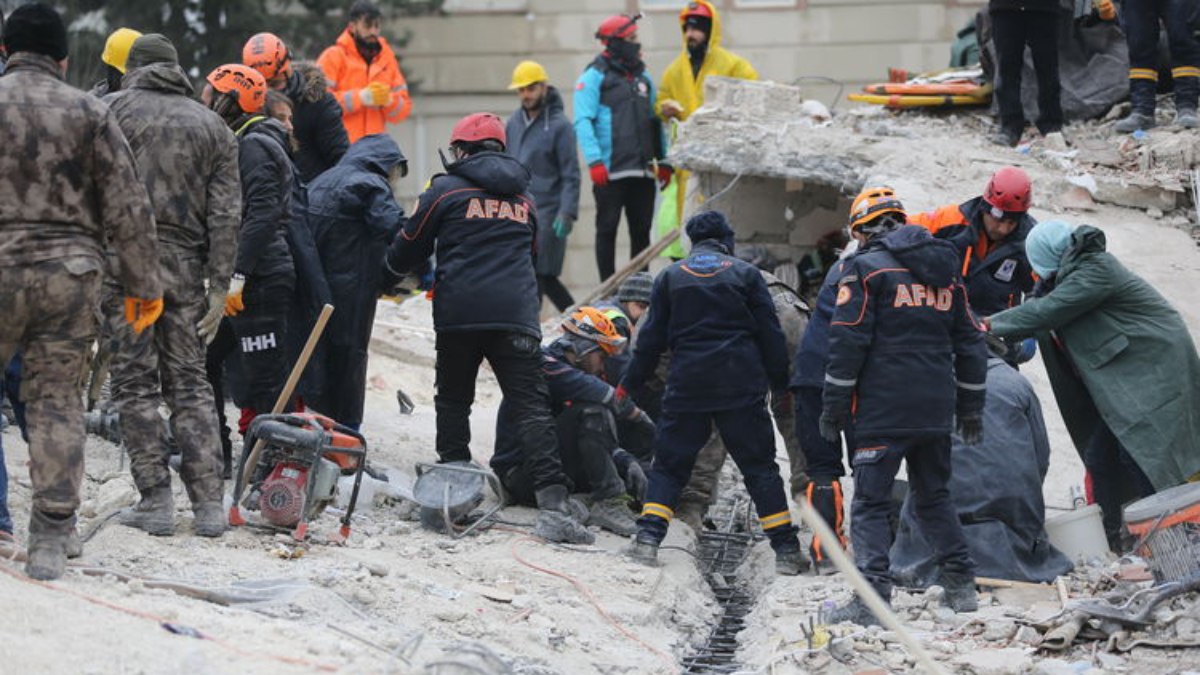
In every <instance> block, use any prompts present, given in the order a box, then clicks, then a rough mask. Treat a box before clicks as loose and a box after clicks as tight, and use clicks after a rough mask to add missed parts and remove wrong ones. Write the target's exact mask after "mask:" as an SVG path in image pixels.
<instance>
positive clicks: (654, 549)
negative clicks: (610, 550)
mask: <svg viewBox="0 0 1200 675" xmlns="http://www.w3.org/2000/svg"><path fill="white" fill-rule="evenodd" d="M625 556H626V557H627V558H629V559H630V560H632V561H634V562H635V563H638V564H641V565H646V566H648V567H657V566H658V542H656V541H653V540H652V539H649V538H646V537H642V536H639V537H638V538H637V539H635V540H634V541H633V544H631V545H630V546H629V547H628V548H626V549H625Z"/></svg>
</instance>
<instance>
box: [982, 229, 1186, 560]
mask: <svg viewBox="0 0 1200 675" xmlns="http://www.w3.org/2000/svg"><path fill="white" fill-rule="evenodd" d="M1025 248H1026V252H1027V253H1028V255H1029V262H1030V264H1031V265H1033V270H1034V271H1035V272H1037V274H1038V276H1039V277H1041V279H1042V282H1041V283H1040V284H1039V288H1038V290H1037V291H1035V293H1034V295H1035V296H1036V297H1034V298H1031V299H1030V300H1028V301H1027V302H1026V303H1025V304H1022V305H1020V306H1018V307H1013V308H1012V309H1009V310H1005V311H1003V312H1000V313H999V314H994V315H992V316H991V317H989V318H988V319H987V320H986V323H987V324H988V325H989V330H991V333H992V334H993V335H995V336H998V337H1027V336H1034V337H1037V338H1038V342H1039V346H1040V348H1041V353H1042V361H1043V362H1044V363H1045V364H1046V372H1047V373H1048V374H1049V376H1050V384H1051V385H1052V387H1053V389H1054V397H1055V399H1056V400H1057V401H1058V405H1059V409H1060V410H1061V411H1062V415H1063V420H1064V421H1065V422H1066V424H1067V430H1068V431H1069V432H1070V434H1071V440H1072V441H1073V442H1074V444H1075V449H1076V450H1078V451H1079V455H1080V457H1082V458H1083V464H1084V466H1085V467H1087V470H1088V473H1089V474H1090V475H1091V478H1092V486H1093V489H1094V491H1095V496H1096V501H1097V503H1099V504H1100V509H1101V510H1102V511H1103V514H1104V531H1105V534H1106V535H1107V536H1108V543H1109V548H1111V549H1112V550H1113V551H1118V552H1123V551H1124V550H1125V546H1124V545H1123V543H1122V541H1121V522H1122V518H1121V505H1122V503H1124V502H1125V501H1127V500H1128V499H1133V498H1137V497H1145V496H1147V495H1150V494H1153V493H1154V492H1156V491H1159V490H1165V489H1167V488H1170V487H1174V486H1176V485H1179V484H1181V483H1183V482H1184V481H1187V480H1195V479H1196V478H1197V477H1198V476H1197V475H1196V474H1197V472H1200V384H1198V383H1200V358H1198V357H1197V355H1196V347H1195V344H1194V342H1193V340H1192V336H1191V334H1190V333H1189V331H1188V328H1187V325H1186V324H1185V323H1184V321H1183V318H1182V317H1181V316H1180V315H1179V312H1177V311H1176V310H1175V308H1174V307H1172V306H1171V304H1170V303H1169V302H1167V300H1166V299H1165V298H1163V297H1162V295H1160V294H1159V292H1158V291H1156V290H1155V289H1154V288H1153V287H1151V286H1150V284H1148V283H1146V281H1145V280H1144V279H1142V278H1141V277H1139V276H1138V275H1136V274H1134V273H1133V272H1131V271H1129V270H1128V269H1126V268H1125V267H1124V266H1123V265H1122V264H1121V263H1120V261H1118V260H1117V259H1116V258H1115V257H1114V256H1113V255H1112V254H1111V253H1109V252H1108V250H1107V242H1106V240H1105V237H1104V232H1102V231H1100V230H1098V229H1096V228H1094V227H1091V226H1088V225H1081V226H1079V227H1072V226H1071V225H1069V224H1067V223H1065V222H1063V221H1057V220H1054V221H1046V222H1043V223H1038V225H1037V226H1036V227H1034V228H1033V230H1032V231H1031V232H1030V233H1029V237H1028V238H1027V239H1026V242H1025Z"/></svg>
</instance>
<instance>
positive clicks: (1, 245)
mask: <svg viewBox="0 0 1200 675" xmlns="http://www.w3.org/2000/svg"><path fill="white" fill-rule="evenodd" d="M154 231H155V228H154V214H153V212H152V211H151V208H150V200H149V198H148V197H147V196H146V190H145V188H144V187H142V183H141V181H139V180H138V176H137V170H136V169H135V167H134V163H133V153H131V152H130V150H129V144H128V143H126V142H125V136H124V135H123V134H122V133H121V128H120V127H119V126H117V120H116V117H115V116H113V114H112V111H110V110H109V109H108V106H106V105H104V104H103V103H101V102H100V101H99V100H97V99H96V98H95V97H93V96H90V95H88V94H86V93H84V92H82V91H79V90H78V89H75V88H74V87H71V86H70V85H68V84H66V83H65V82H63V81H62V74H61V71H60V70H59V67H58V63H57V62H56V61H54V60H53V59H51V58H50V57H48V56H42V55H39V54H32V53H29V52H18V53H17V54H14V55H13V56H12V58H11V59H9V61H8V69H7V70H6V71H5V73H4V76H3V77H0V265H22V264H30V263H37V262H43V261H47V260H56V259H61V258H65V257H71V256H85V257H91V258H94V259H95V260H96V262H97V264H98V265H102V264H103V254H104V250H105V248H106V245H107V246H108V247H111V249H112V251H113V253H114V254H115V257H116V259H117V261H118V262H119V263H120V264H119V269H117V270H115V272H116V273H117V280H118V281H119V282H120V283H121V285H122V286H123V287H124V289H125V293H126V294H127V295H130V296H133V297H138V298H159V297H162V285H161V283H160V280H159V269H158V268H159V265H158V241H157V237H155V234H154Z"/></svg>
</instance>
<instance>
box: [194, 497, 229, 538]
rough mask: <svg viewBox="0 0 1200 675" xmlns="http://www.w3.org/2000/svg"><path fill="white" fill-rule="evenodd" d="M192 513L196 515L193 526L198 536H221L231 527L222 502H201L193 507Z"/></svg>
mask: <svg viewBox="0 0 1200 675" xmlns="http://www.w3.org/2000/svg"><path fill="white" fill-rule="evenodd" d="M192 513H193V514H194V515H195V521H194V522H193V523H192V527H193V528H194V529H195V531H196V536H197V537H219V536H221V535H223V534H225V530H227V529H229V521H228V520H226V518H225V509H223V508H222V507H221V502H200V503H199V504H197V505H196V506H195V507H193V508H192Z"/></svg>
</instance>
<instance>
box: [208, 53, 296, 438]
mask: <svg viewBox="0 0 1200 675" xmlns="http://www.w3.org/2000/svg"><path fill="white" fill-rule="evenodd" d="M206 81H207V83H208V84H207V85H206V86H205V88H204V91H203V93H202V94H201V97H200V98H201V101H203V102H204V103H205V105H207V106H208V107H209V108H211V109H212V110H214V111H215V112H216V113H217V114H218V115H219V116H220V117H221V119H223V120H224V121H225V123H226V124H227V125H229V128H230V129H232V130H233V132H234V135H235V136H237V138H238V168H239V174H240V177H241V184H242V216H241V229H240V230H239V232H238V243H237V256H236V257H235V258H234V261H233V277H232V281H231V282H230V284H229V290H228V293H227V295H226V297H225V301H224V305H225V310H224V313H225V316H227V317H229V318H230V321H229V322H228V324H227V327H224V328H221V329H220V330H219V331H218V334H217V335H216V336H215V338H214V339H213V342H212V344H211V345H210V347H209V354H208V358H209V359H210V360H216V361H217V362H220V361H223V360H224V359H225V358H226V357H228V356H229V355H230V354H231V353H233V352H234V351H235V350H236V351H237V353H238V359H239V363H240V365H241V368H242V371H243V372H244V373H245V379H246V395H245V400H244V401H243V403H244V405H243V406H242V415H241V419H240V420H239V421H238V430H239V431H241V432H242V434H243V435H244V434H245V433H246V429H247V428H248V427H249V426H250V422H251V421H253V420H254V418H255V417H256V416H257V415H258V414H259V413H262V412H269V411H271V410H272V409H273V408H274V407H275V402H276V400H277V399H278V398H279V394H280V392H281V391H282V390H283V384H284V381H285V380H286V379H287V374H288V364H287V358H286V339H287V318H288V312H289V309H290V305H291V298H292V292H293V289H294V287H295V284H296V273H295V268H294V267H293V264H292V255H291V252H290V250H289V248H288V243H287V239H286V237H285V232H286V230H287V227H288V222H289V220H290V219H291V201H292V191H293V188H294V176H293V168H292V162H291V159H290V158H289V157H288V153H287V147H288V134H287V129H285V128H284V127H283V125H282V124H281V123H280V122H279V121H278V120H275V119H271V118H268V117H265V116H264V115H263V110H264V108H265V102H266V96H267V84H266V81H265V80H264V79H263V76H262V75H261V74H260V73H259V72H258V71H257V70H254V69H253V68H250V67H248V66H243V65H242V64H240V63H231V64H226V65H223V66H218V67H217V68H216V69H214V70H213V71H212V72H211V73H209V75H208V78H207V79H206ZM210 291H211V289H210ZM222 332H223V333H224V336H222V335H221V333H222ZM217 386H218V385H217V384H216V383H214V388H216V387H217Z"/></svg>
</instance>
